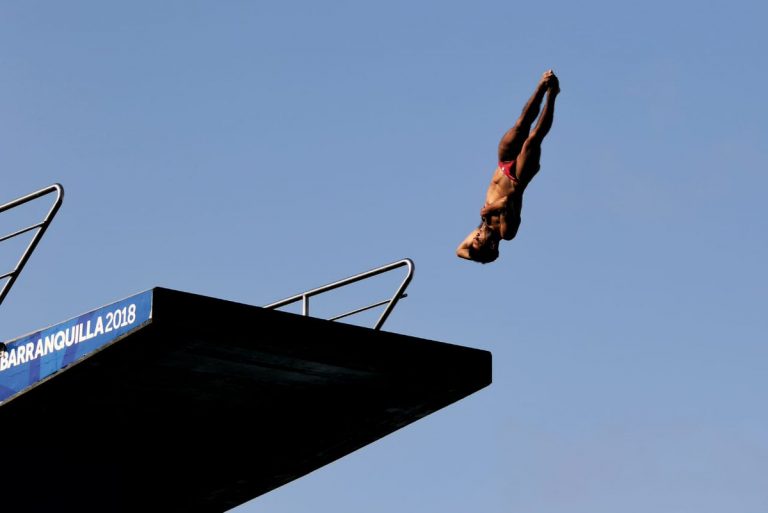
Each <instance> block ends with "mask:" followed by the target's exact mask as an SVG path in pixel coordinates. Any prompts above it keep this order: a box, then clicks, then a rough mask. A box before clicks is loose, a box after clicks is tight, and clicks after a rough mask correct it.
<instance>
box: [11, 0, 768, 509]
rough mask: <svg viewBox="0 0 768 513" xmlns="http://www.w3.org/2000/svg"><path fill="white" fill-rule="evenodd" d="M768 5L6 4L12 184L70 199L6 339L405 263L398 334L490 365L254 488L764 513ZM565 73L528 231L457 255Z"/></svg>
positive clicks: (307, 499)
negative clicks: (473, 350)
mask: <svg viewBox="0 0 768 513" xmlns="http://www.w3.org/2000/svg"><path fill="white" fill-rule="evenodd" d="M767 10H768V9H767V8H766V7H765V4H764V3H761V2H758V1H756V0H753V1H744V0H737V1H728V2H725V1H719V0H718V1H715V2H707V3H700V2H692V1H683V2H677V1H665V2H661V1H653V0H652V1H650V2H642V3H637V2H633V3H629V2H607V1H596V0H588V1H585V2H564V1H560V0H556V1H554V2H549V3H541V2H528V3H521V2H497V1H492V0H489V1H484V0H480V1H475V2H453V1H447V2H439V3H438V2H413V1H408V2H405V1H400V0H395V1H389V2H352V1H328V2H310V1H306V0H296V1H281V2H272V1H262V2H243V1H230V2H210V1H209V2H201V1H165V2H149V1H143V0H142V1H138V0H137V1H133V2H119V3H118V2H99V1H81V0H74V1H70V2H52V1H34V0H29V1H23V2H21V1H7V2H3V3H2V4H0V68H1V69H2V72H1V73H0V120H1V122H0V166H1V167H2V170H3V183H2V188H1V189H0V203H2V202H5V201H10V200H11V199H14V198H16V197H18V196H22V195H25V194H27V193H30V192H32V191H34V190H37V189H40V188H42V187H45V186H47V185H49V184H51V183H54V182H60V183H62V184H63V185H64V188H65V190H66V197H65V200H64V205H63V207H62V209H61V211H60V213H59V215H58V217H57V218H56V219H55V221H54V223H53V225H52V226H51V229H50V231H49V232H48V234H46V236H45V238H44V239H43V241H42V243H41V244H40V246H39V247H38V250H37V251H36V253H35V254H34V255H33V257H32V259H31V260H30V262H29V264H28V266H27V268H26V269H25V271H24V273H23V274H22V276H21V278H20V279H19V280H18V282H17V284H16V286H15V288H14V289H13V290H12V291H11V293H10V295H9V296H8V298H7V299H6V301H5V303H4V304H3V306H2V310H1V311H0V337H2V338H4V339H8V338H12V337H16V336H19V335H22V334H24V333H27V332H30V331H33V330H35V329H38V328H41V327H44V326H48V325H50V324H53V323H55V322H59V321H62V320H65V319H68V318H70V317H72V316H75V315H78V314H80V313H83V312H86V311H89V310H92V309H94V308H96V307H99V306H101V305H103V304H106V303H110V302H112V301H114V300H117V299H121V298H123V297H126V296H129V295H132V294H134V293H137V292H140V291H143V290H145V289H148V288H151V287H154V286H165V287H170V288H175V289H180V290H185V291H189V292H195V293H200V294H205V295H210V296H214V297H220V298H224V299H230V300H235V301H241V302H245V303H249V304H255V305H264V304H267V303H270V302H272V301H275V300H277V299H281V298H283V297H286V296H289V295H292V294H294V293H297V292H301V291H302V290H306V289H309V288H313V287H316V286H319V285H322V284H324V283H328V282H331V281H334V280H337V279H340V278H344V277H346V276H350V275H352V274H356V273H358V272H362V271H365V270H368V269H371V268H373V267H377V266H379V265H383V264H387V263H389V262H392V261H396V260H399V259H401V258H405V257H408V258H411V259H413V261H414V262H415V264H416V272H415V277H414V280H413V283H412V284H411V286H410V288H409V297H408V298H407V299H406V300H404V301H403V302H402V303H401V304H400V305H399V306H398V308H397V309H396V310H395V312H394V313H393V314H392V316H391V317H390V319H389V320H388V321H387V323H386V325H385V329H386V330H388V331H394V332H398V333H403V334H408V335H413V336H418V337H424V338H429V339H433V340H440V341H445V342H450V343H456V344H461V345H467V346H471V347H477V348H482V349H487V350H490V351H491V352H492V353H493V357H494V368H493V371H494V383H493V384H492V385H491V386H490V387H488V388H486V389H484V390H482V391H480V392H478V393H477V394H474V395H472V396H470V397H468V398H466V399H465V400H463V401H460V402H458V403H456V404H454V405H451V406H449V407H447V408H445V409H444V410H441V411H439V412H437V413H435V414H433V415H431V416H429V417H426V418H425V419H422V420H420V421H419V422H417V423H415V424H412V425H410V426H408V427H406V428H403V429H402V430H400V431H398V432H396V433H394V434H392V435H390V436H388V437H386V438H384V439H382V440H379V441H377V442H375V443H374V444H372V445H370V446H367V447H365V448H363V449H361V450H359V451H357V452H355V453H353V454H351V455H349V456H347V457H345V458H343V459H341V460H339V461H337V462H335V463H333V464H331V465H329V466H327V467H324V468H322V469H320V470H318V471H316V472H314V473H312V474H310V475H308V476H306V477H304V478H302V479H300V480H297V481H295V482H293V483H290V484H288V485H286V486H284V487H281V488H279V489H277V490H275V491H273V492H270V493H268V494H266V495H263V496H261V497H259V498H257V499H255V500H253V501H251V502H249V503H246V504H244V505H242V506H240V507H238V508H236V509H234V510H232V511H233V513H251V512H269V513H283V512H286V513H287V512H290V513H297V512H310V511H311V512H315V511H334V512H348V513H355V512H360V511H365V512H368V513H378V512H382V513H383V512H392V511H403V512H409V511H419V512H429V513H432V512H434V513H438V512H439V513H466V512H468V511H483V512H485V513H508V512H531V513H533V512H535V513H562V512H564V511H568V512H569V513H582V512H583V513H615V512H616V511H621V512H624V513H634V512H638V513H640V512H642V513H646V512H648V511H665V512H676V513H677V512H696V513H708V512H713V513H714V512H718V513H720V512H722V511H738V512H740V513H752V512H755V513H758V512H760V513H762V512H765V511H766V510H767V509H768V477H767V476H768V411H767V409H766V407H765V394H766V385H768V375H767V373H766V371H767V370H768V347H767V346H766V342H768V341H767V340H766V331H767V330H766V328H768V322H767V321H766V304H767V301H766V300H767V299H768V297H767V295H768V293H767V292H766V291H767V290H768V287H767V286H768V279H767V277H766V274H767V273H766V270H765V262H766V261H768V209H767V208H766V201H765V191H766V190H768V178H766V169H768V146H767V141H768V129H766V122H765V120H766V116H767V115H768V106H767V105H768V103H767V102H766V100H765V93H764V91H763V89H764V87H765V84H766V82H768V70H767V69H766V58H765V50H766V48H767V47H768V36H766V32H765V28H764V26H765V20H766V18H768V16H766V15H767V14H768V12H766V11H767ZM548 68H553V69H554V70H555V72H556V73H557V74H558V75H559V77H560V80H561V87H562V94H561V95H560V97H559V98H558V104H557V110H556V114H555V123H554V127H553V129H552V131H551V133H550V135H549V136H548V137H547V139H546V140H545V142H544V147H543V157H542V169H541V172H540V173H539V175H538V176H537V177H536V178H535V180H534V182H533V183H532V184H531V186H530V187H529V189H528V190H527V192H526V203H525V207H524V210H523V224H522V227H521V230H520V233H519V235H518V237H517V238H516V239H515V240H514V241H511V242H507V243H504V244H503V246H502V250H501V252H502V254H501V257H500V259H499V260H498V261H497V262H495V263H493V264H489V265H485V266H483V265H479V264H475V263H472V262H467V261H464V260H460V259H458V258H456V257H455V256H454V250H455V248H456V246H457V245H458V243H459V242H460V241H461V240H462V238H463V237H464V236H465V235H466V234H467V232H468V231H469V230H470V229H471V228H472V227H473V226H475V225H476V224H477V222H478V211H479V209H480V207H481V206H482V202H483V198H484V193H485V188H486V186H487V184H488V181H489V178H490V175H491V172H492V171H493V168H494V165H495V157H496V145H497V143H498V140H499V138H500V136H501V135H502V133H503V132H504V131H505V130H506V129H507V128H508V127H509V126H510V125H511V124H512V123H513V122H514V120H515V119H516V117H517V116H518V114H519V113H520V110H521V108H522V106H523V103H524V102H525V100H526V99H527V98H528V97H529V95H530V94H531V92H532V91H533V88H534V86H535V84H536V82H537V80H538V78H539V77H540V75H541V73H542V72H544V71H545V70H546V69H548ZM399 278H400V277H399V276H398V277H397V279H398V280H399ZM387 290H388V291H391V289H387ZM366 292H367V291H366ZM353 295H354V298H353V299H354V300H356V301H357V302H358V303H359V304H363V303H366V302H369V301H370V302H372V301H374V300H378V299H380V297H378V296H375V294H374V297H368V295H367V294H363V293H362V291H361V293H360V294H359V295H358V294H357V293H353ZM340 304H341V299H336V298H333V297H329V298H328V300H327V308H329V310H332V309H333V307H336V306H340ZM323 308H325V306H324V307H323ZM318 313H320V310H318ZM361 322H362V321H361ZM258 464H259V462H257V461H255V462H254V465H258Z"/></svg>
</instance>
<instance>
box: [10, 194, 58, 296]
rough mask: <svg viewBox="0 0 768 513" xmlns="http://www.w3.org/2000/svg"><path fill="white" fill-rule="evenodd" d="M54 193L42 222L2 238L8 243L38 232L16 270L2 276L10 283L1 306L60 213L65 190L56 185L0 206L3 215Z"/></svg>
mask: <svg viewBox="0 0 768 513" xmlns="http://www.w3.org/2000/svg"><path fill="white" fill-rule="evenodd" d="M53 192H55V193H56V199H55V200H54V202H53V204H52V205H51V208H50V209H49V210H48V213H47V214H46V215H45V217H44V218H43V220H42V221H41V222H39V223H36V224H33V225H30V226H27V227H25V228H22V229H20V230H17V231H15V232H12V233H9V234H7V235H3V236H2V237H0V242H4V241H7V240H8V239H12V238H14V237H17V236H19V235H22V234H24V233H27V232H31V231H33V230H37V232H36V233H35V235H34V236H33V237H32V240H31V241H29V244H28V245H27V248H26V249H25V250H24V253H22V255H21V258H20V259H19V261H18V263H17V264H16V267H14V269H13V270H12V271H11V272H7V273H5V274H3V275H0V280H5V279H8V281H6V282H5V284H3V288H2V289H0V304H2V302H3V300H4V299H5V296H7V295H8V292H10V290H11V287H13V284H14V283H15V282H16V278H18V277H19V274H21V270H22V269H23V268H24V265H25V264H26V263H27V260H29V257H30V256H31V255H32V252H33V251H34V250H35V247H37V243H38V242H40V239H42V238H43V234H44V233H45V230H47V229H48V225H50V224H51V221H52V220H53V216H55V215H56V212H58V210H59V207H60V206H61V202H62V201H63V199H64V188H63V187H62V186H61V185H59V184H57V183H55V184H53V185H50V186H48V187H46V188H44V189H40V190H39V191H36V192H33V193H31V194H27V195H26V196H22V197H21V198H18V199H15V200H13V201H10V202H8V203H6V204H5V205H2V206H0V214H1V213H3V212H5V211H6V210H10V209H12V208H14V207H18V206H19V205H23V204H24V203H29V202H30V201H32V200H35V199H37V198H40V197H42V196H45V195H47V194H50V193H53Z"/></svg>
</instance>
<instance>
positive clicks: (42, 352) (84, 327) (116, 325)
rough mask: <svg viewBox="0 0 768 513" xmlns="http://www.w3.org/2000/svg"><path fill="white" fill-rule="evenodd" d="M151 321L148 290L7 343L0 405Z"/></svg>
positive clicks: (1, 358) (1, 355)
mask: <svg viewBox="0 0 768 513" xmlns="http://www.w3.org/2000/svg"><path fill="white" fill-rule="evenodd" d="M151 319H152V291H151V290H148V291H146V292H142V293H141V294H137V295H135V296H132V297H129V298H127V299H124V300H122V301H118V302H116V303H112V304H111V305H107V306H104V307H102V308H99V309H98V310H94V311H92V312H88V313H86V314H83V315H80V316H78V317H75V318H74V319H70V320H68V321H66V322H62V323H60V324H57V325H55V326H51V327H50V328H46V329H44V330H41V331H38V332H36V333H32V334H30V335H26V336H24V337H21V338H18V339H16V340H12V341H10V342H6V344H5V345H6V349H5V351H2V352H0V404H2V402H3V401H6V400H7V399H9V398H10V397H12V396H14V395H16V394H18V393H19V392H21V391H22V390H24V389H26V388H28V387H30V386H32V385H34V384H35V383H37V382H38V381H41V380H43V379H45V378H47V377H48V376H51V375H52V374H55V373H56V372H58V371H60V370H62V369H64V368H65V367H67V366H69V365H72V364H73V363H76V362H77V361H78V360H81V359H82V358H84V357H85V356H87V355H88V354H90V353H92V352H93V351H95V350H96V349H99V348H101V347H104V346H105V345H107V344H109V343H110V342H113V341H115V340H116V339H117V338H119V337H121V336H123V335H125V334H126V333H129V332H131V331H133V330H135V329H137V328H139V327H141V326H142V325H144V324H146V323H148V322H149V321H150V320H151Z"/></svg>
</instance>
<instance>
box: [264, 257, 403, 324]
mask: <svg viewBox="0 0 768 513" xmlns="http://www.w3.org/2000/svg"><path fill="white" fill-rule="evenodd" d="M403 266H405V267H407V268H408V272H407V274H406V276H405V278H404V279H403V281H402V283H401V284H400V286H399V287H398V288H397V290H396V291H395V294H394V295H393V296H392V298H391V299H385V300H383V301H379V302H377V303H374V304H371V305H368V306H364V307H362V308H358V309H356V310H352V311H351V312H347V313H343V314H341V315H337V316H335V317H331V318H330V319H328V320H330V321H335V320H337V319H341V318H344V317H348V316H350V315H354V314H357V313H360V312H364V311H366V310H370V309H371V308H375V307H377V306H382V305H387V307H386V308H385V309H384V311H383V312H382V314H381V316H380V317H379V320H378V321H376V324H375V325H374V327H373V329H375V330H378V329H381V326H382V325H383V324H384V321H386V320H387V317H389V314H390V313H392V310H393V309H394V308H395V305H396V304H397V302H398V301H400V299H401V298H404V297H407V294H405V289H406V288H407V287H408V284H409V283H410V282H411V279H412V278H413V269H414V265H413V261H412V260H411V259H410V258H404V259H402V260H398V261H397V262H392V263H391V264H387V265H384V266H381V267H377V268H375V269H371V270H370V271H366V272H364V273H360V274H356V275H354V276H350V277H349V278H345V279H343V280H339V281H335V282H333V283H329V284H328V285H323V286H322V287H317V288H314V289H312V290H308V291H306V292H302V293H300V294H296V295H295V296H291V297H288V298H285V299H282V300H280V301H276V302H274V303H270V304H268V305H266V306H264V308H269V309H277V308H281V307H283V306H286V305H290V304H293V303H296V302H298V301H301V302H302V315H304V316H309V298H310V297H312V296H316V295H318V294H322V293H323V292H328V291H330V290H333V289H337V288H339V287H343V286H345V285H349V284H351V283H355V282H357V281H360V280H364V279H366V278H371V277H373V276H377V275H379V274H382V273H385V272H388V271H392V270H394V269H397V268H399V267H403Z"/></svg>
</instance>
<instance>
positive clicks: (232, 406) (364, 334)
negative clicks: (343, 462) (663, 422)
mask: <svg viewBox="0 0 768 513" xmlns="http://www.w3.org/2000/svg"><path fill="white" fill-rule="evenodd" d="M400 296H401V293H400V292H398V298H399V297H400ZM307 297H308V296H307V295H304V296H302V299H303V300H306V299H307ZM378 327H380V326H377V328H367V327H363V326H356V325H353V324H347V323H344V322H338V321H333V320H327V319H320V318H315V317H310V316H308V315H301V314H297V313H290V312H286V311H280V310H278V309H275V308H269V307H260V306H254V305H248V304H243V303H238V302H232V301H228V300H224V299H219V298H213V297H208V296H203V295H198V294H193V293H189V292H183V291H179V290H172V289H168V288H159V287H158V288H153V289H150V290H147V291H144V292H141V293H139V294H136V295H133V296H131V297H127V298H125V299H122V300H120V301H117V302H115V303H113V304H109V305H106V306H103V307H101V308H98V309H95V310H93V311H91V312H88V313H85V314H83V315H80V316H78V317H75V318H73V319H70V320H68V321H65V322H62V323H59V324H56V325H53V326H51V327H49V328H46V329H44V330H40V331H38V332H35V333H31V334H29V335H26V336H24V337H21V338H18V339H15V340H12V341H8V342H5V344H4V347H3V348H0V430H1V433H2V437H0V440H1V442H0V444H1V445H0V447H2V449H0V454H2V462H3V463H2V466H1V467H0V468H2V474H1V475H2V481H1V482H0V510H2V511H3V512H4V513H6V512H7V513H11V512H16V511H19V512H35V511H78V512H96V511H98V512H100V513H105V512H127V511H131V512H135V511H163V512H173V511H179V512H181V511H183V512H206V513H208V512H210V513H220V512H224V511H227V510H229V509H232V508H235V507H237V506H239V505H241V504H243V503H245V502H247V501H250V500H252V499H254V498H256V497H258V496H260V495H262V494H264V493H267V492H269V491H270V490H273V489H275V488H277V487H279V486H282V485H284V484H286V483H289V482H291V481H293V480H295V479H298V478H300V477H302V476H304V475H306V474H308V473H310V472H312V471H314V470H316V469H319V468H321V467H323V466H324V465H327V464H328V463H331V462H333V461H335V460H338V459H339V458H342V457H343V456H345V455H347V454H350V453H352V452H354V451H356V450H358V449H360V448H362V447H364V446H366V445H368V444H370V443H372V442H374V441H376V440H378V439H381V438H382V437H385V436H386V435H388V434H390V433H393V432H394V431H397V430H398V429H400V428H402V427H404V426H406V425H408V424H411V423H413V422H415V421H417V420H419V419H422V418H424V417H425V416H427V415H429V414H431V413H433V412H436V411H438V410H440V409H442V408H444V407H446V406H448V405H450V404H452V403H455V402H457V401H459V400H461V399H463V398H465V397H467V396H469V395H471V394H473V393H475V392H477V391H479V390H481V389H483V388H484V387H486V386H488V385H489V384H490V383H491V364H492V361H491V353H490V352H488V351H485V350H480V349H475V348H470V347H464V346H460V345H455V344H451V343H446V342H440V341H434V340H427V339H423V338H417V337H411V336H406V335H400V334H396V333H392V332H387V331H382V330H380V329H378Z"/></svg>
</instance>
